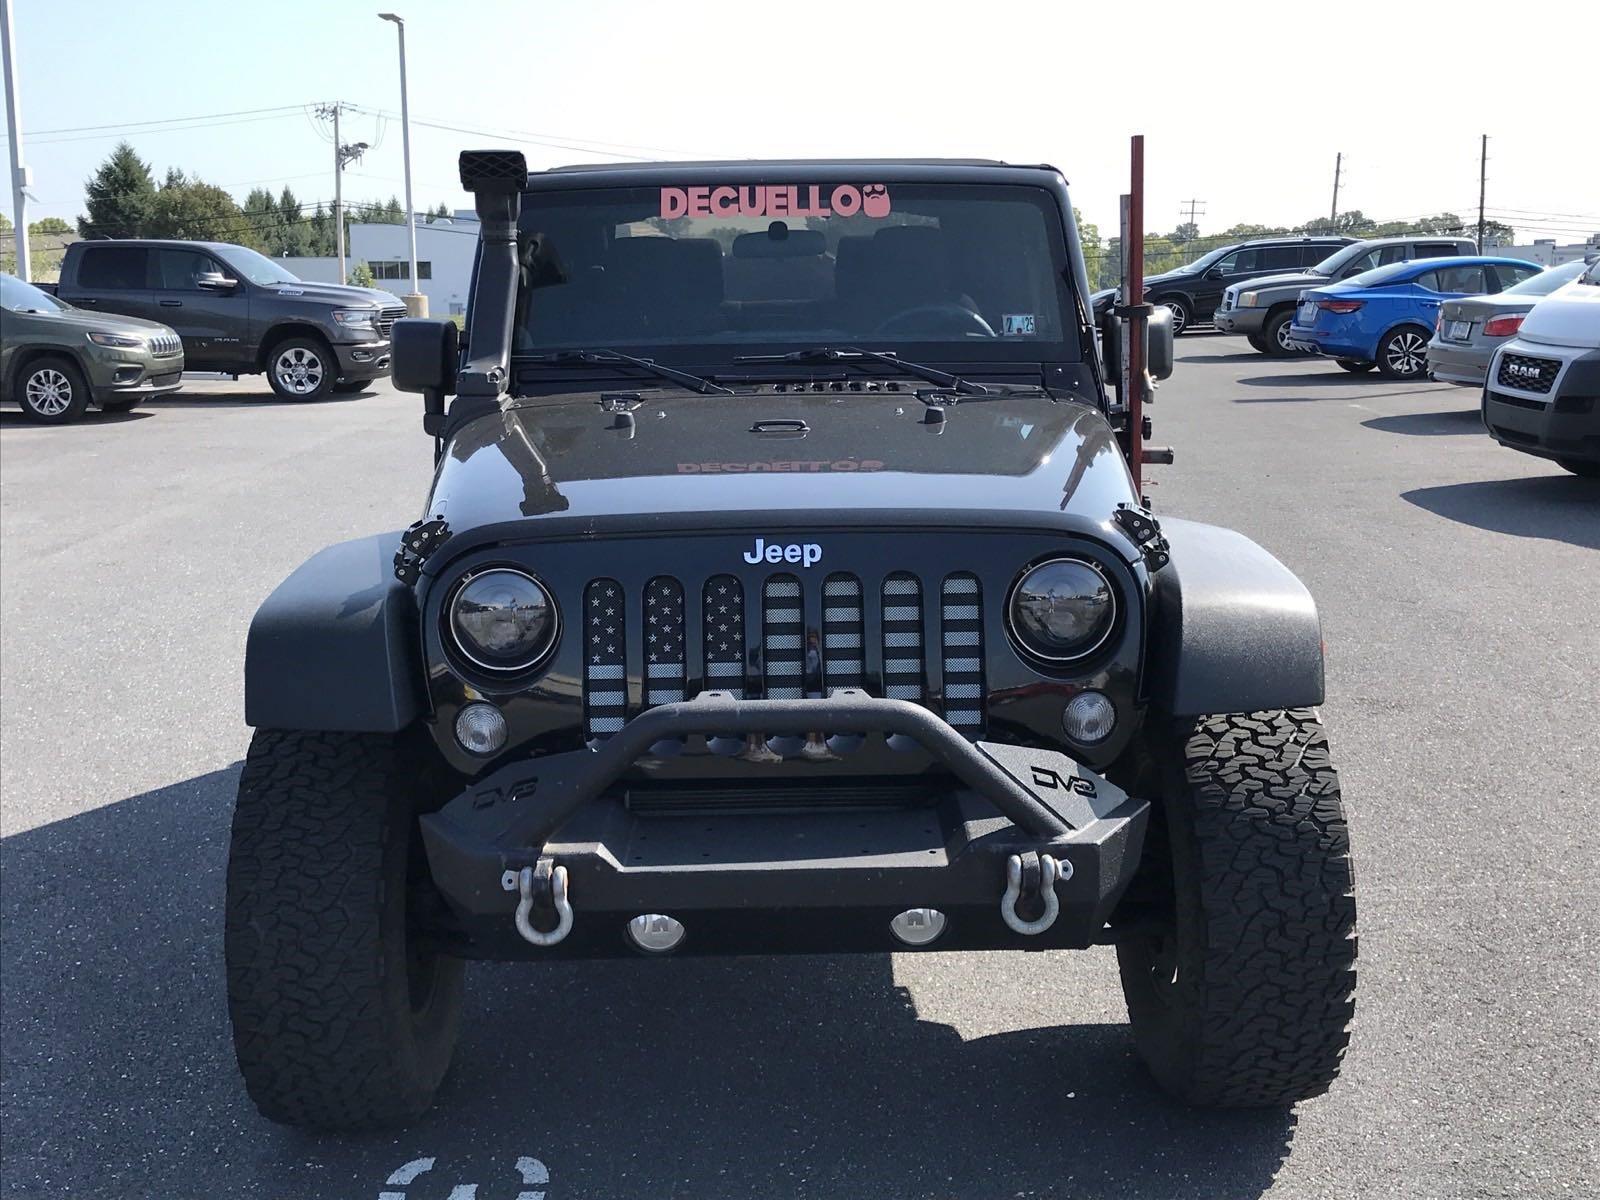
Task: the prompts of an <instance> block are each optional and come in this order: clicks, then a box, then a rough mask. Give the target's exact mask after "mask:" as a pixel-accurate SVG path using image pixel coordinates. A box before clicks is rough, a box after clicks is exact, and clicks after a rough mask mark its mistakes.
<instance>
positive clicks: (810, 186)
mask: <svg viewBox="0 0 1600 1200" xmlns="http://www.w3.org/2000/svg"><path fill="white" fill-rule="evenodd" d="M858 213H859V214H860V215H862V216H866V217H887V216H888V215H889V189H888V188H886V187H885V186H884V185H883V184H881V183H866V184H862V185H861V186H860V187H857V186H856V185H855V184H851V183H840V184H828V183H821V184H818V183H779V184H762V185H757V186H753V187H752V186H745V187H711V186H706V187H687V188H676V187H664V188H662V189H661V215H662V217H664V218H666V219H667V220H671V219H672V218H674V217H691V218H695V219H700V218H706V217H853V216H856V215H857V214H858Z"/></svg>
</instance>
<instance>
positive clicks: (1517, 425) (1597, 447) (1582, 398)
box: [1482, 371, 1600, 462]
mask: <svg viewBox="0 0 1600 1200" xmlns="http://www.w3.org/2000/svg"><path fill="white" fill-rule="evenodd" d="M1596 374H1597V375H1600V371H1597V372H1596ZM1482 413H1483V423H1484V425H1485V427H1487V428H1488V430H1489V434H1490V436H1491V437H1493V438H1494V440H1495V441H1497V442H1499V443H1500V444H1501V445H1502V446H1507V447H1509V448H1510V449H1512V450H1521V451H1522V452H1523V453H1524V454H1532V455H1535V456H1536V457H1539V458H1555V459H1564V460H1572V461H1576V462H1600V396H1596V395H1578V394H1571V393H1559V394H1554V395H1551V396H1549V397H1546V398H1543V399H1539V400H1534V399H1532V398H1529V397H1526V396H1522V395H1518V394H1517V393H1515V392H1509V391H1502V390H1500V389H1498V388H1495V387H1492V386H1490V387H1485V388H1484V390H1483V401H1482Z"/></svg>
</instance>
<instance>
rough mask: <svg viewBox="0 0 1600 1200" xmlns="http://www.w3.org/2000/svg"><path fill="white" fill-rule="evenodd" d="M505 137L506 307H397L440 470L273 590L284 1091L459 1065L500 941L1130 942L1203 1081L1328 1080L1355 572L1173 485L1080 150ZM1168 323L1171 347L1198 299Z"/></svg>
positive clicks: (313, 1096)
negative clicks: (586, 151) (1185, 495)
mask: <svg viewBox="0 0 1600 1200" xmlns="http://www.w3.org/2000/svg"><path fill="white" fill-rule="evenodd" d="M461 176H462V184H463V186H464V187H465V188H466V189H467V190H468V191H471V192H473V193H475V197H476V204H477V210H478V214H479V216H480V218H481V221H482V225H481V234H480V243H479V247H478V258H477V264H476V270H475V273H474V279H475V285H474V292H473V296H472V304H471V308H470V316H469V320H468V333H469V338H470V342H469V344H468V347H467V348H466V349H465V350H460V349H459V348H458V344H457V334H456V328H455V326H454V325H452V324H450V323H448V322H439V321H420V320H407V321H402V322H400V323H398V324H397V325H396V327H395V334H394V343H395V344H394V350H395V382H396V384H397V385H398V386H399V387H401V388H403V389H408V390H413V391H417V392H420V393H421V395H422V405H421V408H422V420H423V427H424V429H425V430H426V431H427V432H428V433H430V434H431V435H432V436H433V438H434V439H435V440H434V446H435V459H436V464H437V469H436V472H435V475H434V480H433V485H432V488H431V490H430V492H429V495H428V498H427V501H426V506H425V507H424V509H423V515H422V519H420V520H419V521H418V522H417V523H415V524H414V525H412V526H411V527H410V528H409V529H407V530H405V531H403V532H396V533H389V534H383V535H379V536H375V537H368V538H362V539H359V540H357V541H353V542H346V543H343V544H340V545H336V546H332V547H329V548H328V549H325V550H323V551H321V552H320V553H318V554H316V555H315V556H314V557H312V558H311V559H310V560H309V561H308V562H306V563H305V565H304V566H302V567H300V568H299V569H298V570H297V571H295V572H294V574H293V575H291V576H290V577H289V578H288V580H286V581H285V582H284V583H283V584H282V585H281V586H280V587H279V588H278V589H277V591H275V592H274V593H273V594H272V596H271V597H270V598H269V599H268V600H267V601H266V603H265V604H264V605H263V606H262V608H261V609H260V610H259V612H258V613H257V614H256V617H255V620H254V621H253V623H252V624H251V627H250V634H249V640H248V649H247V653H246V662H245V692H246V702H245V703H246V717H247V720H248V721H249V723H250V724H252V725H253V726H255V727H256V732H255V736H254V739H253V741H252V743H251V747H250V752H249V757H248V759H247V761H246V763H245V767H244V771H243V774H242V776H241V779H240V784H239V796H238V803H237V807H236V811H235V814H234V822H233V834H232V845H231V851H230V858H229V865H228V883H227V901H226V939H225V940H226V958H227V989H228V1000H229V1007H230V1013H231V1017H232V1023H233V1035H234V1045H235V1049H236V1052H237V1057H238V1062H239V1065H240V1068H241V1070H242V1071H243V1074H244V1078H245V1082H246V1085H247V1087H248V1089H249V1092H250V1095H251V1096H252V1098H253V1099H254V1101H255V1103H256V1105H257V1106H258V1107H259V1108H260V1110H261V1111H262V1112H263V1113H265V1114H266V1115H267V1116H269V1117H271V1118H272V1119H274V1120H278V1121H283V1122H288V1123H293V1124H301V1125H310V1126H320V1127H339V1128H359V1127H365V1126H370V1125H376V1124H381V1123H384V1122H388V1121H395V1120H401V1119H405V1118H408V1117H412V1116H415V1115H416V1114H418V1113H420V1112H421V1111H422V1110H423V1109H425V1108H426V1107H427V1106H428V1104H429V1103H430V1101H431V1099H432V1097H433V1095H434V1092H435V1090H436V1088H437V1087H438V1085H439V1082H440V1080H441V1078H442V1077H443V1075H444V1072H445V1069H446V1067H447V1065H448V1064H449V1061H450V1058H451V1053H452V1048H453V1045H454V1042H455V1040H456V1037H457V1032H458V1029H459V1026H460V1018H461V1011H462V985H463V969H464V962H465V961H466V960H469V959H525V960H529V961H550V960H556V959H569V958H570V959H592V958H604V957H613V956H627V955H670V954H680V955H681V954H778V953H788V952H837V951H865V952H876V953H883V952H886V951H891V950H901V951H916V950H922V949H936V950H965V951H972V950H1001V949H1009V950H1019V949H1033V950H1042V949H1060V948H1073V947H1087V946H1090V945H1095V944H1108V943H1109V944H1114V945H1115V946H1116V948H1117V955H1118V958H1119V961H1120V963H1121V974H1122V985H1123V989H1124V991H1125V993H1126V996H1127V1003H1128V1013H1129V1018H1130V1021H1131V1024H1132V1032H1133V1040H1134V1043H1135V1044H1136V1045H1137V1047H1138V1048H1139V1050H1140V1052H1141V1053H1142V1055H1143V1057H1144V1059H1145V1061H1146V1062H1147V1063H1148V1064H1149V1065H1150V1067H1151V1069H1152V1071H1153V1072H1154V1074H1155V1076H1156V1077H1157V1078H1158V1079H1159V1080H1160V1081H1161V1083H1162V1084H1163V1085H1165V1086H1166V1087H1167V1088H1168V1089H1169V1090H1170V1091H1171V1092H1172V1093H1173V1094H1175V1095H1177V1096H1179V1097H1182V1098H1183V1099H1185V1100H1187V1101H1190V1102H1195V1103H1204V1104H1217V1105H1233V1106H1259V1105H1283V1104H1288V1103H1292V1102H1294V1101H1296V1100H1299V1099H1301V1098H1303V1097H1306V1096H1311V1095H1315V1094H1317V1093H1319V1092H1321V1091H1323V1090H1324V1089H1326V1088H1327V1087H1328V1085H1329V1083H1330V1082H1331V1081H1332V1079H1333V1078H1334V1077H1335V1075H1336V1074H1337V1072H1338V1070H1339V1064H1340V1060H1341V1057H1342V1055H1343V1053H1344V1048H1345V1044H1346V1041H1347V1032H1346V1030H1347V1025H1348V1022H1349V1020H1350V1017H1351V1013H1352V1008H1353V992H1354V985H1355V973H1354V961H1355V950H1356V942H1355V901H1354V897H1353V893H1352V877H1351V867H1350V857H1349V839H1348V833H1347V829H1346V825H1345V818H1344V814H1343V810H1342V807H1341V802H1340V796H1339V783H1338V778H1337V776H1336V775H1335V773H1334V768H1333V765H1332V763H1331V761H1330V759H1329V754H1328V745H1327V741H1326V739H1325V737H1324V735H1323V732H1322V726H1321V724H1320V722H1319V720H1318V717H1317V714H1316V712H1315V711H1314V708H1313V707H1312V706H1314V705H1316V704H1318V703H1320V701H1321V700H1322V694H1323V661H1322V638H1321V632H1320V629H1319V624H1318V618H1317V611H1316V607H1315V605H1314V604H1313V603H1312V600H1311V597H1310V596H1309V595H1308V594H1307V592H1306V589H1305V588H1304V586H1302V584H1301V583H1300V581H1299V580H1298V579H1296V578H1295V577H1294V576H1293V575H1292V574H1291V573H1290V572H1289V571H1288V570H1287V569H1286V568H1285V567H1284V566H1283V565H1282V564H1281V563H1279V562H1278V561H1277V560H1276V559H1275V558H1273V557H1272V556H1271V555H1270V554H1268V553H1267V552H1266V551H1265V550H1263V549H1261V548H1260V547H1259V546H1257V545H1255V544H1254V543H1253V542H1251V541H1249V540H1248V539H1247V538H1245V537H1242V536H1241V535H1239V534H1237V533H1233V532H1230V531H1229V530H1226V529H1220V528H1217V527H1215V526H1211V525H1204V524H1199V523H1196V522H1193V521H1180V520H1175V519H1166V520H1162V521H1161V522H1159V524H1158V523H1157V521H1156V520H1155V518H1154V517H1153V516H1151V514H1150V513H1149V512H1148V511H1147V510H1146V509H1145V508H1144V507H1143V505H1142V503H1141V497H1140V496H1139V495H1137V494H1136V493H1135V491H1134V489H1133V487H1132V482H1131V477H1130V473H1129V470H1128V465H1127V462H1126V455H1127V454H1128V453H1129V451H1130V448H1132V447H1135V446H1137V445H1138V443H1139V441H1140V437H1139V434H1140V431H1139V430H1131V429H1129V428H1128V427H1127V426H1128V421H1127V417H1126V411H1127V410H1126V408H1125V407H1124V406H1123V405H1122V404H1121V403H1120V402H1119V401H1120V397H1114V396H1113V395H1112V394H1110V393H1109V392H1108V389H1107V381H1106V374H1105V366H1104V364H1103V362H1102V360H1101V358H1100V356H1099V352H1098V349H1097V337H1096V334H1097V332H1098V334H1099V340H1100V341H1102V342H1103V343H1104V344H1105V345H1106V346H1107V348H1108V354H1107V360H1108V361H1112V362H1115V361H1117V353H1118V351H1117V347H1118V346H1119V345H1120V338H1121V335H1122V330H1121V326H1120V324H1119V321H1118V318H1117V317H1115V316H1111V317H1108V318H1107V319H1106V321H1105V322H1104V323H1103V324H1102V325H1101V328H1100V329H1099V330H1098V331H1097V330H1095V329H1093V328H1091V327H1090V324H1089V322H1088V320H1087V317H1086V314H1087V309H1086V308H1085V306H1084V305H1083V304H1082V303H1081V302H1080V297H1082V296H1083V295H1084V294H1085V293H1086V292H1087V277H1086V274H1085V269H1084V260H1083V255H1082V252H1081V250H1080V247H1079V242H1078V237H1077V230H1076V228H1075V226H1074V223H1073V217H1072V205H1071V202H1070V200H1069V197H1068V193H1067V186H1066V182H1065V181H1064V180H1063V179H1062V177H1061V175H1060V174H1059V173H1058V172H1057V171H1055V170H1054V169H1053V168H1049V167H1012V166H1007V165H1004V164H1000V163H985V162H971V161H964V162H909V161H860V160H854V161H827V162H728V163H696V164H661V165H630V166H627V167H616V168H613V167H583V168H572V169H565V170H553V171H547V172H541V173H538V174H533V175H529V174H528V172H527V169H526V166H525V164H524V163H523V159H522V156H521V154H518V153H514V152H494V151H483V152H469V153H467V154H463V155H462V158H461ZM1149 349H1150V361H1151V363H1152V367H1151V370H1152V372H1153V374H1155V375H1156V376H1157V377H1164V376H1165V375H1166V374H1167V373H1168V372H1170V370H1171V361H1172V357H1171V351H1172V344H1171V326H1170V324H1169V323H1167V322H1166V321H1165V319H1164V318H1163V319H1161V320H1158V321H1154V322H1152V325H1151V328H1150V332H1149ZM450 397H453V399H450ZM1002 962H1003V960H1002ZM997 965H1000V964H997ZM1048 966H1049V963H1048V960H1046V961H1044V962H1043V963H1042V964H1041V968H1040V969H1048ZM579 978H581V976H580V977H579ZM606 978H607V979H614V976H607V977H606ZM502 982H503V977H502ZM531 986H533V987H535V988H537V986H538V985H537V983H533V984H531ZM565 986H571V979H570V978H569V980H568V983H567V984H566V985H565ZM607 986H609V984H608V985H607ZM706 1002H707V1003H737V1000H736V999H734V998H732V997H721V996H717V997H708V998H707V1001H706ZM529 1003H532V1004H537V1003H538V1000H537V993H536V992H534V993H530V999H529ZM661 1019H663V1020H670V1014H661ZM482 1032H483V1033H484V1035H486V1036H491V1037H492V1033H491V1032H490V1031H482ZM549 1036H550V1037H552V1038H557V1037H570V1036H581V1031H574V1030H559V1029H551V1030H550V1031H549ZM534 1094H535V1095H537V1094H538V1089H537V1088H535V1089H534Z"/></svg>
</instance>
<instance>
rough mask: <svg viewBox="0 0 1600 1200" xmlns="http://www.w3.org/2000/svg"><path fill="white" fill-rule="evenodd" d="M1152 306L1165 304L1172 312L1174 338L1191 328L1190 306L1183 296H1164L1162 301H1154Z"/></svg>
mask: <svg viewBox="0 0 1600 1200" xmlns="http://www.w3.org/2000/svg"><path fill="white" fill-rule="evenodd" d="M1151 303H1152V304H1164V305H1166V306H1167V308H1169V309H1171V310H1172V336H1173V337H1177V336H1178V335H1179V334H1180V333H1182V332H1183V331H1184V330H1185V329H1187V328H1189V305H1188V304H1187V303H1186V302H1185V301H1184V299H1183V297H1182V296H1163V297H1162V298H1161V299H1160V300H1152V301H1151Z"/></svg>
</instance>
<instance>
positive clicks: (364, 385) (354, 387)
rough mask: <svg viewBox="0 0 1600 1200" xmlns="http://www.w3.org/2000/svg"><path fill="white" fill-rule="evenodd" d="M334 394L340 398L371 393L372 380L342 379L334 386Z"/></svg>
mask: <svg viewBox="0 0 1600 1200" xmlns="http://www.w3.org/2000/svg"><path fill="white" fill-rule="evenodd" d="M333 390H334V393H335V394H337V395H340V396H354V395H356V394H357V393H358V392H370V391H371V390H372V380H370V379H342V380H340V381H339V382H338V383H336V384H334V385H333Z"/></svg>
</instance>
